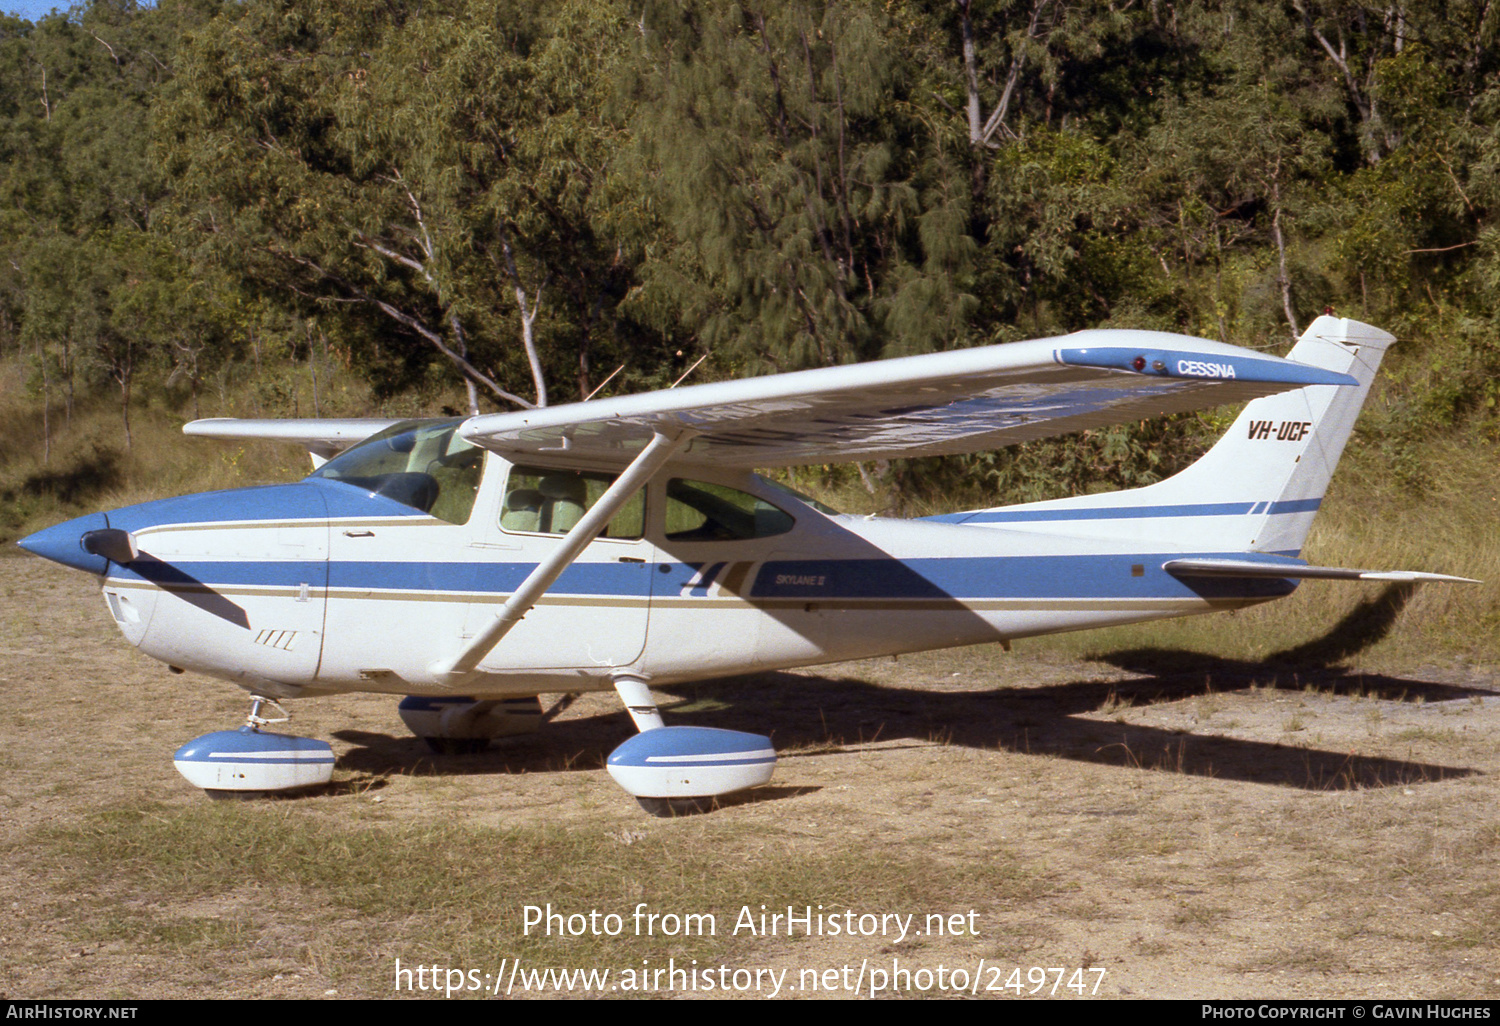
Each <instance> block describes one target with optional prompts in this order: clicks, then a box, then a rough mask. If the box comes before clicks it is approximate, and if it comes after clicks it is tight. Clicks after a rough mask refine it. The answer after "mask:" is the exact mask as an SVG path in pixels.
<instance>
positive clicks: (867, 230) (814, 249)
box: [631, 0, 976, 371]
mask: <svg viewBox="0 0 1500 1026" xmlns="http://www.w3.org/2000/svg"><path fill="white" fill-rule="evenodd" d="M641 24H642V35H643V45H644V47H645V51H646V54H647V57H646V61H645V64H646V69H645V71H644V72H643V73H642V75H641V77H640V79H639V81H638V83H637V89H638V93H637V96H636V114H635V117H634V119H633V121H632V123H631V127H632V130H633V133H634V135H635V139H636V142H637V144H638V146H639V153H640V154H641V158H642V160H643V162H644V164H645V166H646V167H647V168H648V169H649V178H648V181H649V183H650V187H651V195H652V197H653V201H654V202H655V203H656V205H657V209H658V211H659V213H660V216H661V222H662V225H663V237H662V240H661V243H660V244H659V245H658V246H656V247H655V248H654V249H653V251H652V253H651V254H650V259H648V260H647V261H646V262H645V263H644V264H643V265H642V267H641V269H640V275H641V278H642V284H641V286H640V288H639V289H638V290H637V292H636V293H635V294H634V295H633V296H632V304H633V308H634V309H636V310H639V311H645V312H646V313H643V314H642V315H643V316H647V315H653V316H656V317H658V318H660V319H661V320H662V321H664V322H668V323H674V324H676V325H678V326H680V327H681V328H682V329H684V330H686V331H688V332H689V333H691V335H692V336H693V337H694V338H695V339H696V340H697V343H698V344H699V345H700V346H701V347H703V348H704V349H705V350H706V351H710V352H712V353H713V354H714V355H715V357H716V358H717V360H718V361H719V363H720V366H721V367H724V368H727V369H731V370H736V371H743V370H746V369H759V368H762V367H769V368H773V369H778V370H786V369H791V368H795V367H801V366H808V365H827V364H836V363H841V362H847V361H850V360H856V359H869V358H872V357H875V356H879V355H882V354H887V353H898V352H912V351H924V350H928V349H932V348H938V347H941V346H946V345H951V344H953V343H955V342H956V341H959V340H962V339H963V338H964V337H965V336H966V332H967V318H968V315H969V314H970V312H971V311H972V309H973V305H974V299H973V297H972V295H971V294H970V293H969V292H968V291H967V289H966V285H967V278H966V276H967V275H968V274H969V273H970V270H971V259H972V254H973V251H974V249H975V246H976V243H975V240H974V239H973V238H972V237H970V236H969V235H968V228H969V225H968V219H967V214H968V202H969V196H968V188H967V183H966V174H965V166H966V165H965V163H964V162H963V161H962V160H961V159H960V160H955V159H953V154H952V153H947V154H945V153H944V152H943V150H942V148H941V146H940V145H938V144H937V142H936V140H934V139H933V138H932V136H931V135H930V134H929V133H928V132H927V131H926V130H925V128H924V125H923V124H922V118H921V114H922V112H921V111H920V110H919V109H918V108H917V107H916V106H914V104H913V102H912V98H911V93H910V90H911V86H912V81H911V71H912V68H911V66H910V64H909V63H908V62H907V61H906V60H905V58H904V56H903V54H902V52H901V51H900V50H899V49H898V48H897V47H896V46H895V45H894V42H893V38H894V37H893V35H892V34H891V33H890V31H889V25H888V23H887V22H886V21H885V19H884V18H883V17H882V16H881V15H880V14H879V13H878V12H877V11H875V10H874V9H872V8H871V7H869V6H867V5H861V4H836V3H827V4H819V3H805V2H799V0H764V2H761V3H757V4H752V5H740V6H733V7H725V6H723V5H719V4H712V3H702V4H692V3H689V4H682V5H656V6H653V7H650V8H648V10H647V12H646V16H645V17H644V18H643V19H642V23H641Z"/></svg>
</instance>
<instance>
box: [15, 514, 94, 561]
mask: <svg viewBox="0 0 1500 1026" xmlns="http://www.w3.org/2000/svg"><path fill="white" fill-rule="evenodd" d="M108 527H109V519H108V518H107V517H105V515H104V514H103V513H90V514H89V515H88V516H86V517H79V518H78V519H77V520H69V521H67V522H65V523H61V524H58V525H57V526H56V527H49V528H47V529H46V530H44V531H38V532H37V533H36V534H32V535H27V536H26V537H25V538H22V539H21V540H20V541H18V542H16V544H17V545H19V546H21V548H23V549H25V550H26V551H27V552H34V553H36V554H37V555H38V556H41V557H42V558H43V559H50V560H52V561H53V562H54V563H61V564H62V565H63V566H71V567H73V568H74V569H76V570H87V571H88V572H89V573H91V574H100V575H103V573H104V572H105V571H106V570H107V569H109V560H107V559H105V558H104V557H103V556H99V555H95V554H94V553H92V552H88V551H85V549H84V547H83V536H84V535H85V534H87V533H88V532H89V531H102V530H105V529H107V528H108Z"/></svg>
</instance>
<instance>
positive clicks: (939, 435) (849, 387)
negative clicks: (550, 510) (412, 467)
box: [460, 330, 1355, 468]
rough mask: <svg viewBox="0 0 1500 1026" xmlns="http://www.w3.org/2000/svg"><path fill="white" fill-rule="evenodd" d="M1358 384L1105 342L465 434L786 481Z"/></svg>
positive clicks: (1256, 356) (503, 447) (1231, 352)
mask: <svg viewBox="0 0 1500 1026" xmlns="http://www.w3.org/2000/svg"><path fill="white" fill-rule="evenodd" d="M1350 384H1355V380H1354V379H1353V378H1351V377H1349V376H1348V375H1345V374H1338V373H1333V372H1330V371H1326V370H1322V369H1320V368H1317V367H1310V366H1307V365H1305V364H1299V363H1295V362H1293V361H1290V360H1285V359H1282V358H1280V357H1275V356H1268V355H1265V354H1262V353H1257V352H1253V351H1251V350H1247V349H1242V348H1240V347H1238V346H1230V345H1225V344H1223V343H1219V342H1210V341H1207V340H1204V339H1197V338H1190V337H1188V336H1185V335H1172V334H1167V333H1163V332H1152V331H1132V330H1098V331H1085V332H1079V333H1077V334H1074V335H1066V336H1061V337H1058V338H1051V339H1039V340H1035V341H1030V342H1013V343H1010V344H1007V345H998V346H986V347H982V348H977V349H961V350H955V351H952V352H946V353H932V354H929V355H925V356H911V357H903V358H899V359H893V360H880V361H876V362H872V363H863V364H853V365H849V366H842V367H827V368H820V369H817V370H808V371H797V372H794V373H790V374H777V375H770V376H766V377H759V378H748V379H743V380H739V381H725V382H716V383H713V384H706V385H694V386H690V387H687V388H680V389H675V390H667V391H659V392H650V393H644V394H640V395H632V396H622V397H619V398H614V399H604V400H595V401H593V402H588V403H574V404H570V405H567V406H553V407H548V408H545V409H539V410H525V411H522V412H517V413H496V414H488V415H484V416H479V417H474V418H471V419H470V420H469V421H467V422H466V423H465V424H464V426H463V427H462V428H461V429H460V433H461V434H462V435H463V436H464V437H465V438H466V439H468V440H469V441H471V442H473V443H474V444H476V445H480V446H483V447H484V448H487V449H491V450H493V451H495V452H498V453H501V454H502V455H505V456H507V457H510V458H516V457H521V456H531V455H535V454H541V453H551V454H561V453H566V454H568V455H569V456H573V457H579V458H587V459H600V460H605V461H608V462H618V463H625V462H628V461H629V460H630V459H632V458H634V456H635V455H636V454H638V453H639V452H640V451H641V449H642V448H643V447H644V446H645V445H646V443H648V442H649V441H650V440H651V438H652V437H653V435H654V433H655V432H656V431H657V430H658V429H659V428H660V427H663V426H671V427H674V428H686V429H688V430H690V431H692V432H693V438H692V440H691V441H690V442H688V443H687V444H686V445H685V446H684V447H683V448H682V450H681V451H680V452H678V453H677V454H676V457H675V458H676V459H677V460H678V461H681V462H695V463H703V464H710V465H715V466H721V467H740V468H752V467H779V466H796V465H799V464H811V463H841V462H853V461H856V460H871V459H888V458H897V457H914V456H941V455H952V454H955V453H963V452H976V451H981V450H986V449H996V448H1000V447H1002V446H1006V445H1013V444H1015V443H1018V442H1026V441H1032V440H1034V439H1038V438H1046V437H1050V436H1053V435H1060V434H1066V433H1068V432H1070V431H1079V430H1083V429H1086V428H1094V427H1103V426H1105V425H1109V424H1117V423H1120V422H1122V421H1129V420H1136V419H1143V418H1150V417H1159V416H1164V415H1166V414H1170V413H1181V412H1185V411H1188V410H1199V409H1206V408H1209V407H1213V406H1220V405H1223V404H1226V403H1238V402H1244V401H1246V400H1249V399H1255V398H1258V397H1260V396H1265V395H1272V394H1274V393H1277V392H1283V391H1287V390H1289V389H1294V388H1301V387H1304V386H1307V385H1350Z"/></svg>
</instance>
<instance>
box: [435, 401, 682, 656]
mask: <svg viewBox="0 0 1500 1026" xmlns="http://www.w3.org/2000/svg"><path fill="white" fill-rule="evenodd" d="M692 435H693V432H692V431H691V430H689V429H686V428H673V429H671V430H670V431H669V430H666V429H664V428H662V427H657V428H656V429H655V430H654V433H653V434H652V437H651V441H650V442H648V443H647V444H646V447H645V448H644V449H642V450H641V454H640V455H639V456H637V457H636V458H635V459H634V460H632V461H631V463H630V466H628V467H626V468H625V471H624V473H622V474H621V475H620V476H619V477H617V478H616V479H615V483H614V484H612V485H610V486H609V488H608V489H607V490H606V491H605V492H604V494H603V495H601V496H600V497H599V501H598V502H596V503H594V505H593V506H592V507H590V509H589V511H588V512H587V513H585V514H584V515H583V519H581V520H579V521H578V523H577V524H575V525H574V526H573V529H572V530H571V531H569V532H568V533H567V534H565V535H563V537H562V542H561V544H559V545H558V547H557V548H556V549H554V550H553V552H552V554H551V555H550V556H548V557H547V558H546V559H544V560H542V561H541V562H540V563H538V564H537V567H536V569H535V570H533V571H531V573H530V574H529V575H527V577H526V580H524V581H522V582H521V584H520V586H519V587H517V588H516V590H515V591H514V592H512V593H511V596H510V598H508V599H506V600H505V604H504V605H503V606H501V607H500V612H499V613H497V614H496V616H495V619H494V621H493V622H492V623H491V624H490V625H489V626H488V627H486V628H485V629H484V630H483V631H482V632H481V633H480V634H479V635H478V636H476V637H475V638H474V640H473V641H471V642H470V643H469V646H468V647H467V648H465V649H464V650H463V651H462V652H460V653H459V654H458V655H457V656H456V657H454V658H453V659H452V660H451V661H449V660H443V661H441V662H439V663H437V664H435V665H434V666H433V667H432V671H433V673H435V674H436V675H438V676H439V677H446V676H449V675H462V674H466V673H470V672H472V671H473V669H474V668H475V667H476V666H478V665H479V661H480V660H481V659H483V658H484V657H485V656H487V655H489V654H490V652H491V651H492V650H493V649H494V647H495V646H496V645H498V644H500V641H501V639H502V638H504V637H505V635H506V634H508V633H509V632H510V629H511V628H512V627H514V626H515V625H516V624H518V623H520V622H521V618H522V617H524V616H525V615H526V614H527V613H528V612H530V611H531V607H532V606H534V605H536V604H537V601H538V600H539V599H540V598H541V597H542V596H543V595H544V594H546V592H547V589H548V588H550V587H552V583H553V582H554V581H556V580H557V579H558V577H560V576H561V575H562V572H563V571H564V570H566V569H567V568H568V567H569V566H570V565H571V564H572V562H573V560H575V559H577V558H578V556H579V554H580V553H581V552H583V550H584V549H585V548H586V547H587V546H588V543H589V542H591V541H593V540H594V539H595V538H596V537H597V536H598V535H599V532H600V531H603V530H604V528H605V525H607V524H608V523H609V521H610V518H612V517H613V516H614V515H615V514H616V513H618V512H620V510H621V509H623V508H624V506H625V503H627V502H629V501H630V499H631V498H632V497H633V496H634V495H635V493H636V492H638V491H640V490H641V489H642V488H644V487H646V483H647V482H648V481H650V480H651V476H652V475H653V474H655V473H656V472H657V471H658V470H660V469H661V466H662V464H664V463H666V462H667V460H669V459H670V458H671V457H672V454H673V453H675V452H676V451H677V450H678V449H679V448H680V447H681V446H682V445H683V443H685V442H687V440H688V439H689V438H691V437H692Z"/></svg>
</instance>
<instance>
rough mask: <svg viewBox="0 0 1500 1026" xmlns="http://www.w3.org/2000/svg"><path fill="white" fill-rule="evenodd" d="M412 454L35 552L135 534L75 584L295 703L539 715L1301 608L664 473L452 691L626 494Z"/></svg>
mask: <svg viewBox="0 0 1500 1026" xmlns="http://www.w3.org/2000/svg"><path fill="white" fill-rule="evenodd" d="M417 444H418V448H417V449H416V450H410V449H408V450H405V451H402V452H399V453H398V454H397V455H398V456H399V458H400V459H401V460H403V461H405V462H404V463H403V464H402V466H403V467H405V466H418V465H420V466H425V468H426V469H425V470H423V471H411V470H409V469H407V470H399V472H390V473H385V474H384V475H383V476H382V475H374V476H371V475H369V474H365V475H363V476H361V475H360V474H355V473H350V472H345V473H344V474H343V475H342V476H340V475H339V474H337V473H335V474H326V473H324V474H320V475H315V476H314V477H312V478H309V479H308V480H306V481H303V482H300V483H297V484H286V485H272V486H266V487H260V488H249V489H240V490H235V491H228V492H216V493H208V494H204V495H194V496H185V497H182V498H176V499H166V500H161V501H157V502H150V503H145V504H142V505H138V506H130V507H126V508H123V509H118V510H113V511H110V512H108V513H104V514H95V515H93V516H92V517H86V518H81V519H80V520H77V521H72V522H70V523H68V524H61V525H58V526H57V527H54V528H50V529H48V530H47V531H44V532H41V533H39V534H37V535H34V536H32V538H30V539H27V547H28V548H31V549H32V550H33V551H37V552H39V554H42V555H48V556H51V557H52V558H60V557H59V555H58V554H59V553H60V552H63V551H64V550H67V549H68V546H69V545H70V544H74V543H75V541H76V539H77V538H78V537H79V536H80V535H81V534H82V533H83V532H84V531H87V530H91V529H98V528H101V527H107V528H110V529H116V530H121V531H128V532H129V533H130V536H131V537H132V538H133V539H134V542H135V545H136V546H137V547H138V549H139V554H138V555H137V556H136V558H134V559H131V560H129V561H128V562H124V563H117V562H113V561H110V560H108V559H105V558H104V557H102V556H94V555H91V554H86V553H85V554H83V555H82V556H79V557H78V558H77V559H73V560H69V559H63V560H62V561H64V562H71V564H72V565H76V566H80V567H82V568H84V569H89V570H91V571H93V572H95V573H97V574H99V576H100V578H101V580H102V586H103V592H104V596H105V599H106V602H107V604H108V607H109V610H110V613H111V615H112V616H113V617H114V619H115V621H116V623H117V624H118V626H119V627H120V629H121V631H122V632H123V633H124V635H125V636H126V638H127V639H128V640H129V641H130V642H131V643H132V644H134V645H136V646H138V647H139V648H140V649H141V650H142V651H144V652H145V653H147V654H148V655H150V656H152V657H154V658H156V659H159V660H161V661H162V662H165V663H167V664H169V665H171V666H174V667H179V668H184V669H190V670H195V671H199V672H202V673H206V674H210V675H214V676H217V677H222V678H225V679H229V680H233V681H235V682H237V683H239V684H241V685H242V686H244V687H246V688H247V689H249V690H251V691H254V692H256V693H258V694H269V695H273V696H277V697H283V696H284V697H294V696H296V695H299V694H318V693H330V692H338V691H375V692H388V693H392V694H403V695H443V694H454V693H462V694H466V695H474V696H481V697H486V696H490V697H500V696H507V695H533V694H537V693H539V692H542V691H552V692H556V691H584V690H594V689H608V688H611V687H613V682H614V680H615V678H616V676H618V675H619V674H621V673H629V674H632V675H634V676H638V677H641V678H643V679H645V680H648V681H650V682H653V683H663V684H665V683H672V682H676V681H682V680H687V679H701V678H708V677H715V676H724V675H728V674H735V673H743V672H747V671H752V670H761V669H773V668H787V667H795V666H805V665H813V664H817V663H824V662H832V661H841V660H849V659H859V658H867V657H872V656H881V655H893V654H899V653H904V652H913V651H920V650H925V649H933V648H943V647H950V646H957V645H970V644H977V643H983V642H992V641H999V640H1009V639H1012V638H1020V637H1026V636H1030V635H1037V634H1046V633H1052V632H1057V631H1067V630H1080V629H1087V628H1093V627H1101V626H1108V625H1112V624H1122V623H1130V622H1135V621H1142V620H1150V619H1157V618H1162V617H1171V616H1182V615H1189V614H1195V613H1204V612H1210V611H1213V610H1217V609H1227V608H1236V607H1240V606H1245V605H1249V604H1253V603H1256V602H1262V601H1266V600H1268V599H1271V598H1276V597H1279V596H1281V595H1285V594H1287V593H1289V592H1290V591H1291V590H1292V589H1293V587H1294V586H1295V585H1294V583H1293V582H1291V581H1285V580H1258V581H1257V580H1213V579H1204V578H1198V579H1178V578H1177V577H1174V576H1172V575H1171V574H1169V573H1166V572H1165V571H1163V569H1162V564H1163V562H1165V561H1166V560H1167V559H1171V558H1175V557H1181V556H1183V555H1197V556H1208V557H1212V556H1222V555H1240V556H1243V555H1244V554H1243V553H1223V552H1215V551H1210V550H1206V549H1193V550H1191V551H1190V552H1189V551H1185V550H1184V549H1183V548H1182V547H1181V541H1180V539H1179V540H1178V541H1175V542H1174V540H1173V539H1172V538H1171V537H1168V536H1166V534H1167V532H1161V533H1162V535H1163V536H1161V537H1149V536H1147V537H1143V536H1142V535H1141V534H1140V533H1139V532H1136V533H1133V534H1131V535H1130V536H1128V537H1108V536H1101V533H1100V532H1099V530H1098V526H1099V525H1097V524H1090V525H1089V530H1087V531H1080V532H1079V533H1077V534H1070V533H1069V526H1068V523H1067V522H1066V520H1063V519H1059V520H1050V519H1048V518H1029V519H1027V520H1024V521H1023V522H1018V523H1010V524H1004V525H995V524H993V523H989V524H984V525H975V524H956V523H945V522H935V521H930V520H915V521H903V520H894V519H886V518H879V517H858V516H850V515H839V514H830V513H828V512H824V511H821V510H819V509H817V508H815V507H814V506H813V505H811V504H809V503H808V502H806V501H804V500H803V499H802V498H799V497H798V496H796V495H794V494H792V493H790V492H788V491H786V490H785V489H782V488H780V487H778V486H776V485H775V484H772V483H771V482H768V481H766V480H764V479H762V478H760V477H758V476H756V475H754V474H750V473H741V472H720V471H713V470H708V469H704V468H699V467H693V466H691V465H683V466H675V465H669V466H668V468H667V470H666V471H664V472H662V473H659V474H658V475H657V476H656V477H655V478H654V479H653V480H652V481H651V483H650V484H649V485H648V486H647V487H646V488H645V489H644V491H643V492H642V493H641V495H640V496H638V498H637V500H636V501H634V502H632V504H631V505H630V506H629V507H628V508H627V509H626V510H625V511H623V512H622V513H620V514H618V515H617V516H616V517H615V518H614V520H613V521H611V523H610V527H609V528H608V529H607V530H606V531H605V532H604V534H603V535H601V536H600V537H597V538H595V539H594V540H593V541H592V542H591V543H590V544H589V545H588V547H587V548H586V549H585V550H584V551H583V554H582V555H581V556H580V557H579V558H578V559H577V560H576V561H575V562H574V563H573V564H571V565H570V566H569V567H568V569H567V570H566V571H564V572H563V574H562V575H561V577H559V578H558V579H557V581H556V582H555V583H554V584H553V585H552V587H551V588H550V589H548V591H547V593H546V594H545V595H544V596H543V598H542V599H541V601H540V602H539V603H538V604H537V605H536V606H535V607H534V608H532V609H531V610H530V611H529V612H528V613H527V614H526V616H525V618H524V620H523V621H522V622H521V623H520V624H519V625H518V626H517V627H516V628H515V629H514V630H512V631H511V632H510V633H509V634H508V635H506V636H505V637H504V639H503V640H502V641H501V642H500V643H499V644H498V645H497V646H496V647H495V648H494V650H493V651H491V652H489V653H488V654H487V655H486V656H485V658H484V659H483V660H482V661H481V662H480V664H479V667H478V671H477V672H475V673H473V674H469V675H467V676H465V677H464V678H463V679H462V680H455V679H454V678H452V677H451V676H447V675H444V674H442V673H441V672H438V671H437V670H435V667H437V666H439V665H440V664H441V663H442V662H443V661H444V660H446V659H451V658H452V657H453V656H454V655H455V654H456V653H457V652H458V651H460V650H462V649H463V648H464V647H465V646H466V645H467V644H468V643H469V642H470V641H471V640H472V639H473V638H474V636H475V635H476V634H477V633H479V632H480V631H482V630H483V629H484V627H485V625H486V624H487V623H488V622H489V621H490V620H492V619H493V617H494V616H495V613H496V611H497V610H498V609H499V607H500V604H501V603H502V602H503V601H504V600H505V599H506V598H507V597H508V596H509V595H510V593H511V592H513V591H514V590H515V589H516V587H517V585H518V584H519V583H520V582H521V581H522V580H523V579H524V578H525V577H526V576H527V574H528V573H530V572H531V570H532V569H534V568H535V567H536V566H537V564H538V563H539V562H541V561H542V560H543V559H544V558H545V557H546V556H547V554H548V553H549V552H550V551H552V550H553V548H555V547H556V546H557V545H559V544H560V542H561V539H562V536H563V535H564V534H565V533H566V531H567V530H568V528H569V525H570V524H571V523H572V522H576V520H577V516H578V513H579V512H581V511H582V510H583V509H584V508H587V506H588V505H589V503H590V502H591V501H592V499H597V497H598V494H599V493H600V492H601V491H602V489H603V488H604V487H605V486H607V484H608V482H609V481H610V479H611V478H612V476H613V475H612V473H611V472H609V471H607V470H604V469H600V468H591V467H589V466H587V465H582V464H578V465H575V464H570V463H568V462H566V461H564V460H562V459H561V458H559V459H558V460H549V461H538V462H539V464H540V465H526V466H513V465H511V464H510V463H508V462H507V461H505V460H504V459H502V458H501V457H499V456H497V455H495V454H493V453H483V452H482V451H479V450H473V451H472V455H470V456H468V457H466V462H465V463H464V466H462V467H458V462H459V461H458V460H457V457H459V456H461V455H462V453H461V452H460V451H459V448H458V446H457V445H455V444H453V443H452V442H451V440H448V441H443V442H441V445H444V446H449V447H451V449H452V451H451V452H438V453H437V455H433V454H430V453H428V454H424V453H422V451H421V449H420V445H421V444H423V443H422V442H421V441H420V439H419V441H418V443H417ZM433 444H438V443H433ZM418 457H420V459H421V460H422V461H423V462H420V463H418V462H414V461H416V460H417V459H418ZM429 457H431V458H430V459H429ZM444 461H447V462H446V463H445V462H444ZM455 468H456V469H455ZM419 479H420V480H419ZM591 497H592V498H591ZM49 546H50V548H49ZM79 551H80V552H81V551H82V550H81V549H80V550H79ZM68 552H69V554H71V550H68Z"/></svg>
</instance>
